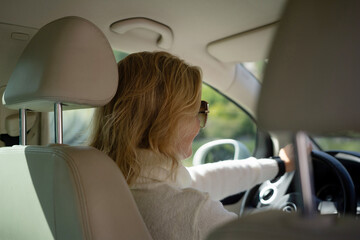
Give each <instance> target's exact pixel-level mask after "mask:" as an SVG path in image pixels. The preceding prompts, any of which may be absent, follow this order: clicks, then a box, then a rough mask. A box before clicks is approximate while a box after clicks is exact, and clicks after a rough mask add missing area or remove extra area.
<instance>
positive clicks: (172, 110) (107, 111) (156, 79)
mask: <svg viewBox="0 0 360 240" xmlns="http://www.w3.org/2000/svg"><path fill="white" fill-rule="evenodd" d="M118 70H119V85H118V89H117V92H116V95H115V97H114V98H113V99H112V100H111V101H110V102H109V103H108V104H106V105H105V106H103V107H100V108H98V109H97V111H96V113H95V117H94V131H93V136H92V138H91V143H90V145H91V146H93V147H95V148H97V149H99V150H101V151H103V152H105V153H106V154H108V155H109V156H110V157H111V158H112V159H114V161H115V162H116V163H117V165H118V166H119V167H120V169H121V171H122V173H123V174H124V176H125V178H126V180H127V183H128V184H129V185H131V184H132V183H134V181H135V180H136V179H137V177H138V176H139V174H140V169H141V164H140V162H139V160H138V159H137V154H136V149H138V148H142V149H150V150H152V151H154V152H157V153H162V154H164V155H165V156H167V157H169V158H170V159H171V160H172V169H173V170H174V169H175V168H176V167H177V166H178V160H177V156H176V154H177V153H176V149H175V146H174V143H175V142H176V139H175V138H176V137H177V136H178V133H177V132H176V131H177V128H178V123H179V121H180V120H181V119H182V118H183V117H184V116H186V115H188V114H193V113H194V112H196V111H197V110H198V109H199V104H200V98H201V82H202V81H201V70H200V68H198V67H194V66H190V65H188V64H186V63H185V62H184V61H183V60H181V59H179V58H178V57H175V56H173V55H171V54H169V53H166V52H140V53H134V54H131V55H129V56H127V57H126V58H124V59H123V60H121V61H120V62H119V63H118Z"/></svg>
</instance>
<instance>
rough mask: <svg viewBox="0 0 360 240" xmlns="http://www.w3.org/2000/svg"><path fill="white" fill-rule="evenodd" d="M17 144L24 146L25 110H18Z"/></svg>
mask: <svg viewBox="0 0 360 240" xmlns="http://www.w3.org/2000/svg"><path fill="white" fill-rule="evenodd" d="M19 129H20V131H19V133H20V136H19V144H20V145H26V130H27V129H26V109H25V108H21V109H19Z"/></svg>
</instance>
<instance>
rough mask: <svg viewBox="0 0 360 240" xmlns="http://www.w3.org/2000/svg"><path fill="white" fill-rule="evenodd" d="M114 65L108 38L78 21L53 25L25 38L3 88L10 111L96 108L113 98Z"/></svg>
mask: <svg viewBox="0 0 360 240" xmlns="http://www.w3.org/2000/svg"><path fill="white" fill-rule="evenodd" d="M117 84H118V72H117V64H116V61H115V57H114V54H113V52H112V49H111V46H110V44H109V42H108V40H107V39H106V38H105V36H104V34H103V33H102V32H101V31H100V30H99V29H98V28H97V27H96V26H95V25H94V24H92V23H91V22H89V21H87V20H85V19H82V18H79V17H65V18H62V19H59V20H56V21H53V22H51V23H49V24H47V25H46V26H44V27H43V28H42V29H40V30H39V32H38V33H37V34H36V35H35V36H34V37H33V38H32V39H31V41H30V42H29V44H28V45H27V46H26V48H25V50H24V52H23V53H22V55H21V57H20V59H19V61H18V63H17V65H16V67H15V70H14V72H13V73H12V75H11V77H10V80H9V82H8V85H7V87H6V90H5V93H4V96H3V103H4V105H6V107H8V108H11V109H19V108H26V109H30V110H35V111H53V105H54V103H63V104H64V106H63V108H64V109H65V110H66V109H77V108H84V107H93V106H102V105H104V104H106V103H108V102H109V101H110V100H111V99H112V97H113V96H114V95H115V92H116V89H117Z"/></svg>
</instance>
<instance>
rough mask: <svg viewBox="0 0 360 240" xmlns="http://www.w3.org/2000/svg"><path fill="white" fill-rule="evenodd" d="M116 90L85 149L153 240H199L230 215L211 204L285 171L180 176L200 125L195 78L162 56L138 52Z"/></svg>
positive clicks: (214, 170)
mask: <svg viewBox="0 0 360 240" xmlns="http://www.w3.org/2000/svg"><path fill="white" fill-rule="evenodd" d="M118 70H119V86H118V89H117V93H116V95H115V97H114V98H113V99H112V101H111V102H110V103H108V104H107V105H105V106H104V107H101V108H99V109H98V111H97V113H96V121H95V131H94V135H93V138H92V142H91V145H92V146H94V147H95V148H98V149H100V150H101V151H104V152H105V153H106V154H108V155H109V156H110V157H111V158H112V159H114V160H115V162H116V163H117V165H118V166H119V167H120V169H121V171H122V173H123V174H124V176H125V178H126V180H127V183H128V184H129V186H130V189H131V191H132V194H133V196H134V198H135V201H136V203H137V205H138V208H139V210H140V213H141V214H142V216H143V219H144V221H145V223H146V225H147V227H148V229H149V231H150V233H151V234H152V237H153V238H154V239H155V240H156V239H164V240H165V239H166V240H170V239H203V238H205V236H206V234H207V233H209V231H210V230H212V229H213V228H214V227H216V226H218V225H219V224H222V223H225V222H227V221H230V220H232V219H236V218H237V215H236V214H234V213H230V212H228V211H226V210H225V209H224V208H223V206H222V204H221V203H220V202H219V201H218V200H219V199H222V198H224V197H226V196H229V195H232V194H235V193H238V192H241V191H244V190H246V189H248V188H251V187H252V186H254V185H256V184H258V183H261V182H263V181H265V180H269V179H272V178H274V177H276V176H277V175H281V174H283V173H284V171H285V170H284V169H283V168H284V163H285V167H286V171H291V170H292V169H293V166H292V161H290V160H289V159H288V157H287V155H286V153H287V152H289V153H290V154H291V147H287V148H286V149H285V150H284V149H283V150H282V151H281V155H282V158H284V160H285V162H283V161H281V160H280V161H275V160H273V159H260V160H256V159H254V158H249V159H246V160H241V161H238V160H230V161H223V162H219V163H214V164H206V165H202V166H197V167H192V168H187V169H186V168H185V167H183V166H182V164H181V160H183V159H185V158H187V157H189V156H190V155H191V154H192V147H191V145H192V142H193V140H194V138H195V136H196V135H197V134H198V132H199V129H200V127H201V126H202V127H203V126H204V125H205V123H206V117H207V112H206V107H207V104H206V103H204V102H203V103H201V85H202V81H201V71H200V69H199V68H198V67H194V66H190V65H188V64H186V63H185V62H184V61H183V60H181V59H179V58H177V57H175V56H173V55H170V54H169V53H165V52H153V53H150V52H141V53H135V54H131V55H129V56H127V57H126V58H125V59H123V60H122V61H120V62H119V64H118Z"/></svg>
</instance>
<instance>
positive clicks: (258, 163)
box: [187, 157, 278, 200]
mask: <svg viewBox="0 0 360 240" xmlns="http://www.w3.org/2000/svg"><path fill="white" fill-rule="evenodd" d="M187 169H188V171H189V173H190V175H191V179H192V184H191V187H193V188H195V189H198V190H200V191H203V192H208V193H209V195H210V197H211V198H212V199H214V200H221V199H223V198H225V197H227V196H230V195H233V194H236V193H239V192H242V191H244V190H247V189H249V188H251V187H253V186H255V185H256V184H259V183H262V182H264V181H266V180H269V179H272V178H274V177H275V176H276V174H277V173H278V165H277V162H276V161H274V160H272V159H256V158H253V157H251V158H248V159H244V160H227V161H221V162H217V163H209V164H204V165H198V166H194V167H189V168H187Z"/></svg>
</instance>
